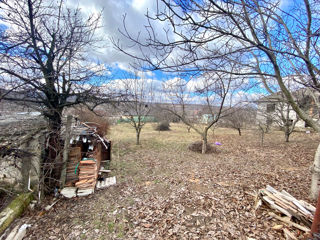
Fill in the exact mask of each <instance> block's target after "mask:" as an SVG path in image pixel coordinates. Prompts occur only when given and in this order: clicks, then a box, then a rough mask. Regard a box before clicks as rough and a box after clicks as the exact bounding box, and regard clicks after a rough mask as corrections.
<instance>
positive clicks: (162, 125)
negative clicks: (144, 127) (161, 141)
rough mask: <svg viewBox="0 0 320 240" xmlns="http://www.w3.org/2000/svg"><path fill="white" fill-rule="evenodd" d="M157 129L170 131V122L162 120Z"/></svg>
mask: <svg viewBox="0 0 320 240" xmlns="http://www.w3.org/2000/svg"><path fill="white" fill-rule="evenodd" d="M155 130H157V131H170V124H169V123H168V122H166V121H163V122H160V123H159V124H158V125H157V126H156V128H155Z"/></svg>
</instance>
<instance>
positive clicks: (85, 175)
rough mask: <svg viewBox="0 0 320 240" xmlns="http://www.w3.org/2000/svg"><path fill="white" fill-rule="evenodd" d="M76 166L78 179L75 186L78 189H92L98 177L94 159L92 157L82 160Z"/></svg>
mask: <svg viewBox="0 0 320 240" xmlns="http://www.w3.org/2000/svg"><path fill="white" fill-rule="evenodd" d="M78 168H79V181H78V182H76V184H75V186H76V187H77V188H79V189H94V187H95V185H96V181H97V177H98V168H97V163H96V161H95V160H94V159H88V160H82V161H80V163H79V167H78Z"/></svg>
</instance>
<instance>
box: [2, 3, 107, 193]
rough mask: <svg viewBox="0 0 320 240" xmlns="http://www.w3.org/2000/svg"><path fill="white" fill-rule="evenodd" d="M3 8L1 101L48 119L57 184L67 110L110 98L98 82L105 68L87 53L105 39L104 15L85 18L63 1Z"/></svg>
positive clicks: (52, 179) (50, 167)
mask: <svg viewBox="0 0 320 240" xmlns="http://www.w3.org/2000/svg"><path fill="white" fill-rule="evenodd" d="M0 8H1V21H2V23H3V24H4V25H5V27H1V29H3V31H2V32H1V34H0V87H1V88H2V91H1V100H5V101H13V102H17V103H18V104H26V105H28V106H30V107H32V108H34V109H36V110H37V111H40V112H41V113H42V114H43V115H44V116H45V118H46V119H47V120H48V129H49V134H48V135H47V139H48V140H47V141H46V151H45V156H44V164H43V166H44V167H43V168H44V169H43V172H44V173H45V174H44V176H46V181H47V183H46V184H47V186H49V188H52V187H54V186H55V185H58V183H57V181H59V179H60V165H61V164H60V163H61V160H62V159H61V157H62V154H61V151H62V149H63V146H61V145H62V144H61V141H60V130H61V123H62V113H63V110H64V109H65V108H66V107H70V106H73V105H76V104H79V103H83V104H87V105H88V106H90V107H91V108H94V107H95V106H96V105H97V104H99V103H101V102H104V101H107V100H109V98H108V96H105V97H103V95H102V94H101V95H100V90H99V88H98V82H97V81H98V79H99V78H100V77H101V74H103V72H104V67H103V66H102V65H99V64H96V63H94V59H89V55H88V53H89V52H91V51H93V50H94V48H95V47H96V45H97V44H98V42H99V41H100V39H99V38H98V37H97V35H96V33H97V30H98V29H99V27H100V16H101V14H100V13H98V14H96V13H93V14H91V15H90V16H86V15H84V14H83V13H82V12H81V9H79V8H68V7H67V4H66V1H63V0H59V1H41V0H4V1H1V2H0ZM98 95H99V97H98ZM59 164H60V165H59Z"/></svg>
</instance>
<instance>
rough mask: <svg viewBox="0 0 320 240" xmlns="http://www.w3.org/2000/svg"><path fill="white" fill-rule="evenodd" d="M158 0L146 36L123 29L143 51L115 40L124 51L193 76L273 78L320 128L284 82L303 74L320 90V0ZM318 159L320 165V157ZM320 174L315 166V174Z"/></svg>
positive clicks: (297, 109) (306, 118) (307, 84)
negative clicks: (227, 66)
mask: <svg viewBox="0 0 320 240" xmlns="http://www.w3.org/2000/svg"><path fill="white" fill-rule="evenodd" d="M158 2H159V3H158V6H159V9H158V12H157V13H156V14H155V15H154V16H151V15H150V14H147V17H148V19H149V25H148V26H146V31H147V32H148V33H149V34H148V35H147V36H148V37H147V38H146V39H141V35H137V36H134V35H133V34H131V33H130V32H129V31H128V29H126V28H124V31H123V34H124V35H125V36H127V37H128V38H129V39H131V40H132V41H133V42H135V43H136V44H138V45H139V46H140V48H141V50H142V51H141V54H140V55H138V56H133V55H132V54H130V52H129V51H128V50H127V48H126V46H123V45H121V43H117V42H115V44H116V46H117V47H118V49H119V50H120V51H122V52H124V53H126V54H128V55H131V56H132V57H134V58H136V59H139V60H140V61H142V62H144V63H148V64H149V65H150V66H151V69H163V70H166V71H172V72H174V71H182V72H187V73H192V74H196V73H199V72H204V71H216V72H217V71H220V72H228V73H231V74H238V75H239V74H240V75H245V76H258V78H259V79H258V80H259V81H260V78H261V77H268V76H269V77H272V78H274V79H275V80H276V82H275V88H276V89H279V90H280V91H281V92H282V93H283V95H284V97H285V98H286V101H287V102H288V103H289V104H290V106H291V107H292V109H293V110H294V111H295V112H296V113H297V114H298V115H299V117H300V118H301V119H302V120H304V121H305V122H306V123H307V124H308V125H309V126H311V127H312V128H313V129H314V130H316V131H317V132H320V124H319V123H318V122H317V121H315V120H314V119H313V118H312V117H311V116H310V115H309V114H308V113H307V112H306V111H304V110H303V109H302V108H301V107H300V106H299V104H298V103H297V101H296V99H295V97H294V96H293V93H292V92H291V91H290V89H288V87H287V86H286V84H285V82H284V77H285V76H289V75H293V74H296V73H299V75H298V76H296V77H294V78H293V81H295V83H297V84H299V85H300V86H305V87H310V88H312V89H314V90H315V91H317V92H319V91H320V81H319V74H320V65H319V64H320V61H319V60H320V48H319V39H320V38H319V36H320V32H319V20H320V18H319V16H320V14H319V9H320V2H319V1H317V0H304V1H290V2H289V4H288V5H286V6H284V5H282V4H281V3H282V1H280V0H275V1H267V0H261V1H256V0H243V1H237V0H230V1H211V0H205V1H201V2H199V1H196V0H190V1H183V0H177V1H170V0H161V1H158ZM157 22H161V23H162V25H163V26H165V27H166V29H165V37H160V36H159V34H158V33H156V32H155V27H154V26H155V24H157ZM253 55H254V57H253ZM254 58H256V59H255V60H256V61H254ZM229 62H233V63H237V67H236V68H233V69H232V72H230V69H225V67H224V66H225V64H228V63H229ZM257 65H258V66H259V68H257ZM239 69H241V71H239ZM234 70H236V71H234ZM266 80H268V79H266ZM267 85H268V84H265V86H267ZM269 87H270V86H269ZM317 102H319V99H318V100H317ZM317 156H320V155H317ZM315 161H319V163H317V164H316V163H315V164H314V165H315V166H319V165H320V158H319V159H318V158H317V159H315ZM319 174H320V171H319V170H315V169H314V175H319ZM319 179H320V175H319V176H318V180H319ZM315 184H316V183H315ZM315 184H314V185H315ZM315 186H316V185H315ZM317 192H318V190H317V191H316V192H315V193H313V197H316V196H317V195H318V194H317Z"/></svg>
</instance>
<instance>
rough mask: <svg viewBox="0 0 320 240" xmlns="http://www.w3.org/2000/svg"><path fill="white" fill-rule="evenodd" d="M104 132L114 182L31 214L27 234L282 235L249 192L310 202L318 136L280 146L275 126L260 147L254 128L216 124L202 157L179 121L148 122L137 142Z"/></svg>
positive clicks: (297, 136) (125, 132)
mask: <svg viewBox="0 0 320 240" xmlns="http://www.w3.org/2000/svg"><path fill="white" fill-rule="evenodd" d="M108 137H109V138H110V139H111V140H112V143H113V155H112V157H113V159H112V164H111V169H112V175H115V176H117V181H118V184H117V185H116V186H113V187H110V188H108V189H105V190H101V191H98V192H96V193H95V194H94V195H92V196H89V197H86V198H81V199H71V200H62V201H60V202H59V203H57V205H56V206H55V208H54V210H53V211H50V212H48V213H47V214H45V215H44V216H41V217H35V216H33V217H31V218H30V219H31V220H30V219H29V221H31V223H32V227H31V231H29V233H28V236H27V239H246V238H247V237H252V238H255V239H284V238H283V235H282V233H281V232H278V231H276V230H272V226H273V225H275V224H278V223H276V222H274V221H273V220H271V219H270V218H269V217H268V214H267V212H268V209H265V208H260V209H259V210H258V211H255V210H254V197H253V196H254V194H255V193H256V192H257V191H258V190H259V189H260V188H264V187H265V186H266V185H267V184H269V185H271V186H273V187H275V188H276V189H279V190H282V189H284V190H286V191H288V192H289V193H291V194H292V195H293V196H295V197H296V198H298V199H304V200H307V201H308V202H310V200H308V191H309V185H310V171H309V167H310V165H311V164H312V161H313V155H314V153H315V149H316V147H317V145H318V143H319V140H320V138H319V136H318V135H316V134H313V133H311V134H306V133H304V132H297V133H293V135H292V137H291V141H290V142H289V143H285V142H284V135H283V133H282V132H277V131H274V132H272V133H270V134H267V135H266V136H265V143H264V145H263V146H261V143H260V136H259V132H258V131H255V130H245V131H244V132H243V136H238V133H237V131H236V130H232V129H222V128H220V129H219V128H218V129H216V130H215V133H214V134H213V132H209V142H210V143H214V142H216V141H219V142H221V143H222V145H221V146H217V151H218V152H217V153H211V154H205V155H202V154H198V153H194V152H191V151H189V150H188V145H189V144H190V143H192V142H194V141H197V140H200V137H199V135H197V134H196V133H195V132H194V131H191V132H190V133H188V131H187V128H186V127H185V126H184V125H182V124H171V131H167V132H158V131H155V130H154V125H153V124H147V125H146V126H145V127H144V128H143V130H142V133H141V145H139V146H137V145H135V131H134V129H133V128H132V127H131V126H130V125H129V124H119V125H116V126H113V127H112V128H111V131H110V132H109V135H108ZM27 217H30V216H26V218H27ZM40 226H41V227H40Z"/></svg>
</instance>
